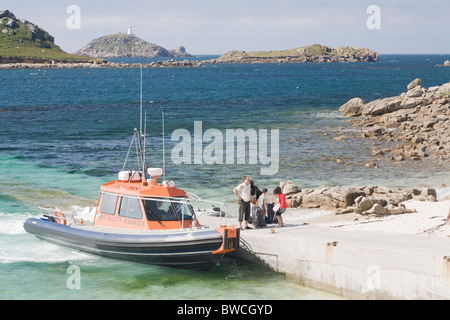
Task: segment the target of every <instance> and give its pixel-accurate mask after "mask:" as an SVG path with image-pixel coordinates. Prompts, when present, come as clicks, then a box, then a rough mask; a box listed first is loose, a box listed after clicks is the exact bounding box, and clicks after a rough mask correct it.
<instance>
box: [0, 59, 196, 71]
mask: <svg viewBox="0 0 450 320" xmlns="http://www.w3.org/2000/svg"><path fill="white" fill-rule="evenodd" d="M202 65H203V63H202V61H188V60H184V61H176V60H173V59H170V60H165V61H156V62H151V63H144V64H142V67H143V68H182V67H201V66H202ZM140 67H141V65H140V64H139V63H133V64H129V63H115V62H109V61H107V60H98V59H97V60H93V61H91V62H75V63H60V62H56V61H53V62H52V63H32V62H14V63H6V64H0V69H30V68H32V69H41V68H140Z"/></svg>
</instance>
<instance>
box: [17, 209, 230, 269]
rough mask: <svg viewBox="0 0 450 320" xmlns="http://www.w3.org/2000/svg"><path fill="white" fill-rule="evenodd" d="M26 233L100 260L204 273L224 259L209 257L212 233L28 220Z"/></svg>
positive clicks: (218, 239)
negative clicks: (114, 228) (107, 228)
mask: <svg viewBox="0 0 450 320" xmlns="http://www.w3.org/2000/svg"><path fill="white" fill-rule="evenodd" d="M24 228H25V230H26V231H27V232H28V233H31V234H34V235H35V236H36V237H38V238H40V239H44V240H47V241H50V242H52V243H56V244H60V245H63V246H67V247H70V248H74V249H78V250H80V251H84V252H88V253H92V254H96V255H100V256H103V257H108V258H113V259H120V260H127V261H133V262H138V263H145V264H151V265H158V266H164V267H173V268H181V269H189V270H202V271H208V270H210V269H212V268H213V267H214V266H216V265H217V263H218V262H219V261H220V260H221V259H222V257H223V256H224V254H223V253H220V254H213V251H214V250H217V249H218V248H219V247H220V246H221V244H222V241H223V239H222V236H221V234H220V232H218V231H216V230H214V229H212V230H201V231H188V230H186V231H183V232H180V231H178V232H174V233H165V232H162V233H152V234H149V233H139V232H137V233H108V232H101V231H93V230H88V229H86V230H84V229H82V228H73V227H70V226H66V225H62V224H59V223H55V222H51V221H48V220H42V219H35V218H29V219H28V220H26V221H25V223H24Z"/></svg>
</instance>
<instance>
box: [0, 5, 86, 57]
mask: <svg viewBox="0 0 450 320" xmlns="http://www.w3.org/2000/svg"><path fill="white" fill-rule="evenodd" d="M54 41H55V39H54V38H53V37H52V36H51V35H50V34H49V33H48V32H47V31H45V30H44V29H41V28H39V27H38V26H37V25H35V24H33V23H31V22H30V21H27V20H25V19H17V18H16V17H15V15H14V14H13V13H12V12H11V11H9V10H0V63H57V62H72V63H74V62H93V59H92V58H87V57H82V56H77V55H74V54H69V53H67V52H65V51H63V50H61V48H60V47H58V46H57V45H56V44H55V42H54Z"/></svg>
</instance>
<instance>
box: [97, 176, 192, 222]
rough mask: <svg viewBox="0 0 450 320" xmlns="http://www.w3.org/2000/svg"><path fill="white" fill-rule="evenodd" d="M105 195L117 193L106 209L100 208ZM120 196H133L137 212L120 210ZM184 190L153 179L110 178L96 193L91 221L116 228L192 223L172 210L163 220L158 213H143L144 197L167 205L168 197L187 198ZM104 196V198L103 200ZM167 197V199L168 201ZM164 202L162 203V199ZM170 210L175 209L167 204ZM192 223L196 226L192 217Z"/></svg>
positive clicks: (146, 199) (145, 199)
mask: <svg viewBox="0 0 450 320" xmlns="http://www.w3.org/2000/svg"><path fill="white" fill-rule="evenodd" d="M105 194H107V195H113V196H114V195H117V198H116V199H115V201H114V202H115V205H113V207H114V208H112V209H110V212H102V207H104V206H103V201H106V197H105V196H104V195H105ZM123 198H128V199H130V198H131V199H133V200H134V201H135V202H136V205H138V207H137V209H138V210H137V211H140V212H141V214H139V212H137V214H134V215H130V214H128V215H127V214H121V206H122V203H123ZM187 198H188V196H187V194H186V192H185V191H184V190H182V189H178V188H176V187H175V186H165V185H161V184H157V183H150V182H142V181H130V182H129V181H120V180H114V181H111V182H108V183H106V184H104V185H102V186H101V188H100V196H99V200H98V205H97V213H96V215H95V220H94V225H95V226H102V227H110V228H119V229H139V230H160V229H165V230H167V229H181V228H190V227H192V226H193V221H192V219H190V218H186V219H183V217H182V216H181V215H178V214H176V215H175V216H174V217H171V219H169V220H164V219H163V218H162V217H160V219H157V217H155V218H154V219H151V217H150V216H149V215H147V214H145V213H146V211H149V209H148V208H146V207H145V202H144V201H150V200H151V199H154V200H155V201H156V202H157V204H159V205H160V204H161V203H162V202H163V201H166V205H167V206H173V205H174V204H173V203H172V202H173V201H170V199H172V200H173V199H187ZM104 199H105V200H104ZM169 201H170V202H169ZM163 204H164V203H163ZM169 209H170V210H169V211H170V212H171V213H176V210H175V208H169ZM194 219H195V223H194V224H195V226H199V225H200V224H199V222H198V220H197V219H196V218H194Z"/></svg>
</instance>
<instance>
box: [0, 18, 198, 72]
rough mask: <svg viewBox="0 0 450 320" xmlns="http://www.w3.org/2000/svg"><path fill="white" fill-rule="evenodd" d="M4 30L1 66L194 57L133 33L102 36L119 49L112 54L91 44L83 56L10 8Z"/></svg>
mask: <svg viewBox="0 0 450 320" xmlns="http://www.w3.org/2000/svg"><path fill="white" fill-rule="evenodd" d="M0 31H1V32H0V69H27V68H136V67H140V64H128V63H113V62H109V61H107V60H105V59H101V58H98V56H100V55H101V54H104V53H105V54H104V55H105V56H107V57H113V56H114V53H115V54H117V56H121V57H135V56H139V57H190V55H189V54H188V53H186V50H185V48H184V47H178V48H177V49H174V50H166V49H164V48H163V47H160V46H157V45H154V44H151V43H149V42H146V41H144V40H142V39H139V38H138V37H136V36H134V35H132V34H131V35H126V34H124V35H122V34H119V35H118V36H117V37H110V36H106V38H105V37H102V38H103V40H104V41H106V42H108V41H109V43H110V48H115V49H114V50H112V52H110V54H109V55H107V54H106V51H104V50H106V48H105V47H103V49H104V50H103V49H101V47H95V46H93V47H91V46H89V45H88V46H85V48H86V49H85V50H83V49H82V50H80V51H79V53H80V55H78V54H69V53H67V52H65V51H63V50H62V49H61V48H60V47H59V46H57V45H56V44H55V38H54V37H53V36H51V35H50V34H49V33H48V32H47V31H45V30H44V29H42V28H39V27H38V26H37V25H36V24H34V23H32V22H30V21H28V20H25V19H17V18H16V16H15V15H14V14H13V13H12V12H11V11H9V10H0ZM102 38H99V39H102ZM114 38H116V40H117V39H120V41H122V44H123V45H122V47H121V48H120V46H117V43H116V45H115V46H114V45H113V43H114ZM97 40H98V39H97ZM100 42H101V41H100ZM95 48H96V49H95ZM126 48H128V49H129V50H130V51H129V52H128V53H126V52H125V51H124V50H125V49H126ZM96 50H97V51H96ZM94 52H96V53H98V55H97V54H94ZM201 65H202V62H199V61H188V60H184V61H177V60H174V59H170V60H166V61H156V62H151V63H147V64H144V65H143V67H144V68H160V67H198V66H201Z"/></svg>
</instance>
